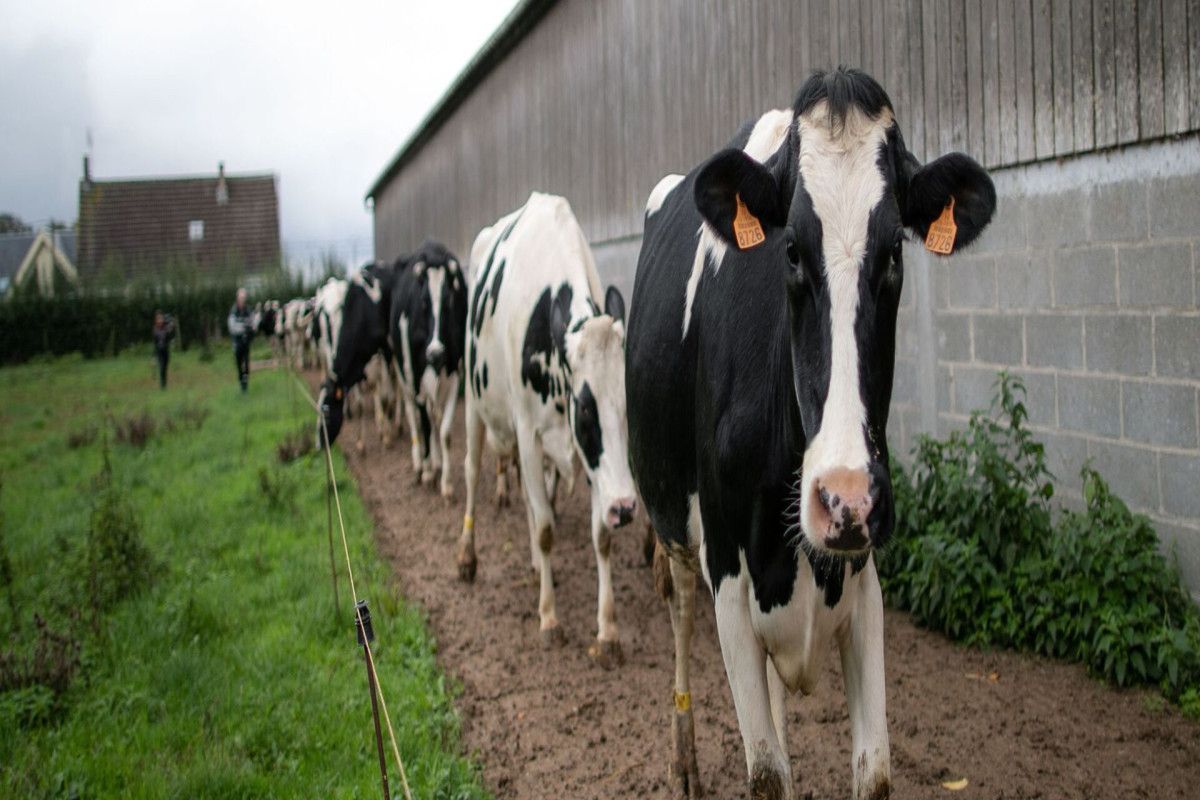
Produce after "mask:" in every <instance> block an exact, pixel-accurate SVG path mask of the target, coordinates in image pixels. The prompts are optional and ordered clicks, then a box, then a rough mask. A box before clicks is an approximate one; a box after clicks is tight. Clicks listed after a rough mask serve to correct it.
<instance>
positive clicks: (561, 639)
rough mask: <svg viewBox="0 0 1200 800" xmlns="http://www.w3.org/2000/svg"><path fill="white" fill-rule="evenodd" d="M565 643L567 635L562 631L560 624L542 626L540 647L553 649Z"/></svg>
mask: <svg viewBox="0 0 1200 800" xmlns="http://www.w3.org/2000/svg"><path fill="white" fill-rule="evenodd" d="M566 643H567V635H566V634H565V633H563V629H562V626H561V625H555V626H554V627H553V628H542V649H543V650H553V649H554V648H556V647H562V646H563V645H565V644H566Z"/></svg>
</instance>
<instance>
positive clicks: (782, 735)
mask: <svg viewBox="0 0 1200 800" xmlns="http://www.w3.org/2000/svg"><path fill="white" fill-rule="evenodd" d="M767 691H768V692H769V693H770V695H771V721H772V722H773V723H775V738H777V739H778V740H779V749H780V750H782V751H783V754H784V755H785V756H787V755H788V744H787V743H788V739H787V686H786V685H785V684H784V682H783V678H781V677H779V670H777V669H775V663H774V662H773V661H771V660H770V659H767ZM788 763H791V759H790V758H789V760H788Z"/></svg>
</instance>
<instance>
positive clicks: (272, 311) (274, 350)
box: [257, 300, 282, 358]
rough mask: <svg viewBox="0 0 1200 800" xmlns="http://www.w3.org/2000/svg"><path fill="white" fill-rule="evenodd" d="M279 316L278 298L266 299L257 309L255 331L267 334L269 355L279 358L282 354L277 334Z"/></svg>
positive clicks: (263, 334)
mask: <svg viewBox="0 0 1200 800" xmlns="http://www.w3.org/2000/svg"><path fill="white" fill-rule="evenodd" d="M279 318H280V307H279V301H278V300H266V301H264V302H263V303H262V305H261V307H260V310H259V317H258V328H257V332H258V333H259V334H260V335H262V336H269V337H271V338H270V342H271V355H272V356H274V357H275V358H279V357H280V355H281V354H282V351H281V349H280V340H279V336H278V328H279Z"/></svg>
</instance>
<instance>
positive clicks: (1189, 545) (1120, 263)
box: [367, 0, 1200, 592]
mask: <svg viewBox="0 0 1200 800" xmlns="http://www.w3.org/2000/svg"><path fill="white" fill-rule="evenodd" d="M1060 5H1061V6H1062V7H1063V8H1065V5H1063V4H1047V3H1040V4H1034V7H1035V8H1037V9H1038V11H1037V12H1035V13H1032V14H1031V13H1030V6H1029V5H1028V4H1014V3H1012V2H1004V1H1003V0H1001V1H1000V2H985V3H982V4H979V3H975V4H972V3H966V4H959V3H941V4H928V3H924V4H922V3H914V2H901V1H900V0H876V2H871V3H862V4H859V3H851V4H845V3H841V2H837V1H836V0H765V2H762V3H721V2H683V1H682V0H678V1H677V2H656V3H642V2H635V1H634V0H525V2H522V3H520V4H518V6H517V7H516V9H515V10H514V11H513V13H512V14H511V15H510V16H509V18H508V19H507V20H506V21H505V23H504V24H503V25H502V26H501V28H500V29H499V30H498V31H497V32H496V33H495V34H494V35H493V36H492V38H491V39H490V40H489V41H488V42H487V44H485V46H484V47H483V49H482V50H481V51H480V52H479V53H478V55H477V56H476V57H475V58H474V60H473V61H472V62H471V63H470V64H469V65H468V66H467V68H466V69H465V70H464V71H463V72H462V74H461V75H459V77H458V78H457V79H456V80H455V82H454V83H453V85H452V86H451V87H450V89H449V90H448V91H447V92H446V94H445V95H444V96H443V97H442V99H441V100H440V101H439V102H438V104H437V105H436V106H435V107H434V109H433V110H432V111H431V112H430V113H429V115H428V117H427V118H426V119H425V120H424V122H423V123H422V125H421V126H420V127H419V128H418V130H417V131H416V132H415V133H414V134H413V135H412V136H411V138H410V139H409V140H408V141H407V142H405V143H403V145H402V146H401V147H400V149H399V151H398V152H397V153H396V155H395V157H394V158H393V159H392V160H391V161H390V162H389V163H388V164H387V165H385V166H384V168H383V170H382V172H381V174H380V175H379V177H378V179H377V180H376V181H375V183H374V184H373V185H372V186H371V187H370V188H369V189H368V192H367V197H368V199H369V200H370V201H373V203H374V213H375V253H376V255H377V257H379V258H384V259H392V258H394V257H396V256H397V255H399V254H400V253H402V252H406V251H409V250H411V249H413V248H415V247H416V246H417V245H418V244H419V243H420V242H422V241H423V240H424V239H425V238H427V237H434V238H437V239H439V240H441V241H443V242H445V243H446V245H447V246H448V247H449V248H450V249H451V250H453V251H454V252H458V253H466V252H468V251H469V247H470V244H471V242H472V241H473V239H474V236H475V234H476V233H477V232H478V231H479V229H480V228H482V227H483V226H484V225H487V224H489V223H490V222H491V221H492V220H494V219H496V218H497V217H499V216H500V215H501V214H503V213H506V212H507V211H509V210H511V209H513V208H516V207H518V206H520V205H521V204H522V203H523V202H524V201H525V199H526V198H527V197H528V196H529V193H530V192H531V191H532V190H535V189H536V190H538V191H544V192H550V193H555V194H561V195H563V196H565V197H566V198H567V199H568V200H569V201H570V202H571V205H572V207H573V209H574V211H575V213H576V216H577V217H578V218H579V221H580V223H581V225H582V226H583V229H584V232H585V233H586V235H587V237H588V239H589V241H590V242H591V243H592V245H593V248H594V252H595V256H596V262H597V266H598V268H599V270H600V273H601V278H602V280H603V281H604V282H606V283H607V282H613V283H616V284H617V285H618V286H619V287H621V289H622V290H623V291H624V292H625V293H626V296H627V297H628V296H630V291H629V290H630V289H631V287H632V283H633V271H634V265H635V263H636V259H637V254H638V251H639V248H640V245H641V236H642V231H643V221H644V210H645V208H646V201H647V197H648V196H649V194H650V192H651V190H652V189H653V188H654V186H655V184H656V183H657V182H658V181H659V179H660V178H661V177H663V176H664V175H666V174H668V173H672V172H677V173H686V172H688V171H689V170H690V169H692V168H693V167H694V166H695V165H696V164H698V163H699V162H700V161H701V160H702V159H704V158H706V157H707V156H709V155H710V154H712V153H714V152H715V151H716V150H717V149H719V148H720V147H721V146H723V145H724V143H725V142H726V141H728V140H729V138H730V137H731V136H732V134H733V132H734V131H735V130H736V129H737V127H738V125H739V124H740V123H742V122H743V121H745V120H747V119H750V118H751V117H757V116H758V115H760V114H761V113H763V112H764V111H766V110H768V109H771V108H781V107H786V106H790V104H791V102H792V98H793V96H794V94H795V92H796V90H797V89H798V88H799V86H800V84H801V83H803V81H804V79H805V77H807V75H808V74H809V72H810V71H811V70H812V69H814V68H818V67H825V68H828V67H831V66H836V65H838V64H845V65H848V66H856V67H861V68H862V69H864V70H866V71H867V72H869V73H870V74H872V75H873V76H874V77H875V78H876V79H878V80H879V82H880V83H881V84H882V85H883V86H884V88H885V89H886V90H887V91H888V93H889V95H890V97H891V100H892V102H893V105H894V107H895V111H896V117H897V120H898V123H899V126H900V130H901V131H902V133H903V135H904V138H905V142H906V144H907V146H908V148H909V150H911V151H912V152H913V154H914V155H915V156H916V157H917V158H918V159H919V160H920V161H922V162H926V161H929V160H931V159H933V158H936V157H938V156H940V155H942V154H943V153H947V152H950V151H952V150H961V151H963V152H966V153H968V154H970V155H971V156H973V157H974V158H976V159H977V160H978V161H979V162H980V163H982V164H983V165H984V166H986V167H987V168H988V169H989V170H990V172H991V174H992V177H993V180H994V181H995V184H996V189H997V192H998V195H999V199H998V207H997V211H996V215H995V218H994V220H993V222H992V225H991V227H990V228H989V229H988V230H987V231H986V232H985V234H984V235H983V237H982V238H981V239H980V241H979V242H978V243H977V244H976V245H974V246H973V247H972V248H970V249H968V250H966V251H965V252H963V253H962V254H961V255H955V256H953V257H952V258H949V259H941V258H938V257H933V256H930V255H928V254H926V253H925V252H924V251H923V249H922V248H920V247H914V246H910V247H909V248H908V251H907V252H908V256H907V258H906V273H907V277H906V280H905V283H906V284H907V285H906V286H905V288H904V293H903V297H902V300H901V309H900V315H899V329H898V333H897V339H898V341H897V353H896V356H897V361H896V378H895V389H894V393H893V398H892V414H891V417H890V419H889V430H888V439H889V442H890V443H891V444H892V448H893V451H894V452H896V453H898V454H904V453H907V452H908V451H909V448H910V447H911V446H912V444H913V443H914V441H915V439H916V437H917V436H918V435H919V434H921V433H941V434H945V433H946V432H947V431H948V430H950V429H953V428H958V427H962V426H963V425H964V424H965V422H966V420H967V419H968V416H969V414H970V412H971V410H972V409H976V408H986V407H987V406H988V404H989V401H990V398H991V386H992V381H993V379H994V378H995V376H996V373H997V372H998V371H999V370H1008V371H1010V372H1012V373H1015V374H1018V375H1020V376H1021V377H1022V378H1023V379H1024V380H1025V383H1026V386H1027V387H1028V391H1029V396H1028V408H1029V413H1030V419H1031V422H1032V424H1033V427H1034V428H1035V430H1036V432H1037V435H1038V436H1039V437H1040V439H1041V440H1042V441H1044V442H1045V443H1046V445H1047V452H1048V456H1049V459H1050V464H1051V467H1052V469H1053V471H1054V473H1055V474H1056V475H1057V476H1058V478H1059V482H1060V487H1061V490H1062V492H1063V493H1065V495H1066V499H1067V502H1073V503H1075V504H1078V503H1080V502H1081V498H1080V491H1079V481H1078V479H1077V477H1076V476H1077V475H1078V470H1079V467H1080V465H1081V464H1082V463H1083V462H1084V461H1085V460H1087V459H1091V460H1092V462H1093V464H1094V465H1095V466H1097V468H1098V469H1099V470H1100V471H1101V472H1102V473H1103V474H1104V475H1105V476H1106V477H1107V478H1108V479H1109V480H1110V481H1112V483H1113V485H1114V487H1115V488H1116V490H1117V491H1118V492H1119V493H1120V494H1121V496H1122V497H1124V498H1125V499H1126V500H1127V501H1128V502H1129V503H1130V505H1131V506H1132V507H1133V508H1134V509H1135V510H1137V511H1141V512H1144V513H1146V514H1149V515H1150V517H1151V518H1152V519H1153V520H1154V521H1155V524H1156V527H1157V530H1158V532H1159V535H1160V537H1161V538H1162V540H1163V541H1164V542H1166V543H1172V542H1173V543H1174V544H1175V546H1176V549H1177V553H1178V556H1179V561H1180V566H1181V568H1182V570H1183V573H1184V576H1185V578H1186V580H1187V581H1188V583H1189V585H1190V586H1191V588H1192V590H1193V591H1194V592H1196V591H1200V491H1198V489H1200V415H1198V409H1197V404H1198V395H1200V356H1197V352H1200V304H1198V303H1197V299H1198V298H1197V285H1196V284H1197V258H1200V138H1198V137H1197V131H1198V130H1200V70H1197V69H1196V67H1195V65H1196V64H1200V45H1198V42H1200V35H1198V34H1200V17H1197V15H1195V14H1190V15H1189V14H1186V13H1185V12H1186V4H1184V3H1174V2H1172V3H1161V4H1160V3H1157V2H1137V3H1128V4H1117V3H1109V2H1101V1H1100V0H1094V1H1093V0H1084V1H1083V2H1076V3H1072V4H1071V7H1070V13H1060V12H1059V8H1060ZM1118 9H1124V11H1120V12H1118ZM1189 65H1190V66H1189Z"/></svg>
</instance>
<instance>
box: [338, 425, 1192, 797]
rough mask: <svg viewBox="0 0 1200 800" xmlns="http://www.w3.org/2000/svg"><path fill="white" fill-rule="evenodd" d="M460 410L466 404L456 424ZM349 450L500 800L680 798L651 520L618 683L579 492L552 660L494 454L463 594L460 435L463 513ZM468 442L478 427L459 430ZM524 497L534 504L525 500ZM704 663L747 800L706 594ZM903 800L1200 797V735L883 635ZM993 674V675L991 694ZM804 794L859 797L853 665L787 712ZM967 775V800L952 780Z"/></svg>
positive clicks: (704, 735)
mask: <svg viewBox="0 0 1200 800" xmlns="http://www.w3.org/2000/svg"><path fill="white" fill-rule="evenodd" d="M461 414H462V405H461V404H460V405H459V415H460V417H461ZM357 426H358V422H357V421H354V422H348V423H347V426H346V428H345V429H343V433H342V437H341V440H340V443H341V444H342V446H343V447H344V448H345V449H346V452H347V454H348V456H349V460H350V464H351V468H352V470H353V471H354V473H355V477H356V478H357V479H358V481H359V485H360V487H361V490H362V493H363V497H364V499H365V501H366V503H367V505H368V507H369V508H370V509H371V511H372V513H373V514H374V516H375V519H376V520H377V523H378V528H377V530H378V536H379V541H380V546H381V550H382V552H383V553H384V554H385V555H386V556H387V557H388V559H389V560H390V561H391V563H392V565H393V568H394V570H395V573H396V575H397V577H398V579H399V581H400V586H401V589H402V591H403V592H404V593H405V595H406V596H407V597H408V598H409V599H410V600H412V601H414V602H417V603H419V604H421V606H422V607H423V608H424V609H425V610H426V611H427V612H428V614H429V619H430V623H431V624H432V626H433V630H434V633H435V634H436V636H437V641H438V647H439V659H440V660H441V663H442V665H443V666H444V668H445V669H446V671H447V672H448V673H449V674H450V675H451V676H453V677H454V678H456V679H457V680H459V681H461V683H462V686H463V693H462V696H461V697H460V698H459V701H458V708H459V711H460V713H461V715H462V720H463V737H464V743H465V746H466V748H467V749H468V751H470V752H472V753H473V754H474V756H475V758H477V759H478V760H479V762H480V763H482V764H483V770H484V773H483V774H484V779H485V781H486V782H487V784H488V786H489V787H491V789H492V790H493V791H494V793H495V795H496V797H497V798H513V797H520V798H541V797H547V798H555V799H556V800H565V799H566V798H572V799H579V798H620V797H653V798H664V797H668V796H669V791H668V787H667V783H666V780H665V777H666V772H667V759H668V750H669V744H670V728H669V711H670V703H671V701H670V696H671V675H672V659H673V648H672V644H671V642H672V639H671V628H670V621H669V620H668V617H667V612H666V608H665V607H664V606H663V605H662V603H661V602H660V601H659V600H658V598H657V596H656V595H655V593H654V589H653V586H652V579H651V574H650V570H649V568H647V567H645V566H644V565H643V559H642V553H641V546H640V540H639V537H640V535H641V532H642V530H643V529H642V525H641V524H640V523H638V524H636V525H635V526H633V527H631V528H627V529H624V530H622V531H620V532H618V533H619V535H617V536H615V537H614V554H615V555H614V559H613V578H614V591H615V593H616V598H617V614H618V621H619V623H620V626H621V639H622V642H623V646H624V650H625V655H626V658H627V663H626V664H625V666H624V667H620V668H618V669H616V670H614V671H612V672H605V671H604V670H602V669H601V668H600V667H598V666H596V665H595V664H593V663H592V662H591V660H590V659H589V658H588V656H587V647H588V645H589V644H590V643H591V641H592V638H593V637H594V636H595V630H596V619H595V615H596V572H595V558H594V556H593V553H592V545H591V539H590V537H589V535H588V530H587V524H588V508H587V506H588V498H587V490H586V485H584V482H583V481H582V479H581V480H580V482H579V485H577V486H576V487H575V493H574V495H573V496H571V497H565V496H563V495H562V493H561V492H560V497H559V508H560V511H561V513H560V519H559V533H558V536H557V537H556V541H555V552H554V559H555V575H556V577H557V579H558V589H557V601H558V613H559V619H560V621H561V623H562V625H563V628H564V630H565V632H566V634H567V637H568V641H567V644H566V646H565V647H564V648H563V649H562V650H559V651H554V652H544V651H543V650H542V649H541V648H540V646H539V639H538V632H537V627H538V623H537V584H536V581H535V580H534V573H533V572H532V569H531V567H530V557H529V538H528V534H527V532H526V523H525V511H524V508H523V506H522V505H521V502H520V500H519V499H515V501H514V504H513V506H512V507H511V508H508V509H505V510H502V511H501V510H497V509H496V508H495V506H494V505H493V504H492V502H491V498H492V496H493V491H494V487H495V475H494V465H495V461H494V459H493V458H492V457H491V456H490V454H489V455H485V460H484V469H483V470H482V472H483V473H484V474H483V477H482V479H481V481H480V484H481V485H480V491H481V494H480V496H481V498H484V499H485V500H486V501H485V502H481V503H480V505H479V508H478V510H477V514H476V517H477V523H476V527H477V532H478V535H477V543H478V544H477V546H478V552H479V573H478V577H477V578H476V580H475V583H474V584H473V585H465V584H462V583H459V582H458V580H457V578H456V569H455V564H454V556H455V552H456V544H457V536H458V532H459V526H460V524H461V519H462V501H463V493H464V489H463V476H462V457H463V454H462V439H463V437H462V436H461V434H458V435H456V440H455V442H454V451H453V456H452V457H453V462H452V463H453V465H454V478H455V491H456V500H455V502H454V503H453V504H446V503H445V502H443V501H442V499H441V497H440V496H438V495H437V493H436V492H435V491H434V490H433V489H429V488H424V487H420V486H416V485H414V484H413V473H412V466H411V463H410V460H409V449H408V446H407V443H403V444H401V445H398V446H396V447H394V448H393V449H391V450H383V449H382V448H381V447H380V445H379V443H378V441H377V440H374V437H371V436H368V437H367V439H368V447H367V452H366V453H365V455H363V456H359V455H357V454H355V453H354V452H353V441H354V438H355V437H356V436H357ZM456 430H457V431H461V421H460V422H459V427H458V428H457V429H456ZM514 497H515V498H519V492H514ZM698 599H699V600H700V602H698V603H697V606H698V609H699V613H698V619H697V624H696V638H695V643H694V650H693V664H692V674H693V681H694V685H693V689H692V694H693V698H694V700H693V703H694V706H695V708H696V744H697V749H698V759H699V763H700V779H701V782H702V784H703V786H704V789H705V796H706V797H710V798H729V797H743V796H745V790H744V788H743V787H744V780H745V761H744V757H743V754H742V745H741V740H740V739H739V737H738V731H737V722H736V717H735V715H734V710H733V702H732V699H731V697H730V694H729V689H728V686H727V684H726V681H725V672H724V666H723V664H722V662H721V653H720V649H719V646H718V642H717V636H716V629H715V626H714V624H713V614H712V604H711V602H709V601H707V595H706V594H704V593H701V594H700V595H699V597H698ZM885 630H886V641H887V656H886V658H887V678H888V720H889V726H888V727H889V733H890V736H891V748H892V776H893V787H894V792H893V796H895V797H900V798H984V797H986V798H1001V797H1003V798H1035V797H1044V798H1058V797H1086V798H1133V797H1152V798H1160V799H1161V798H1195V797H1198V796H1200V724H1195V723H1192V722H1189V721H1188V720H1186V719H1183V718H1182V717H1181V716H1180V714H1179V713H1178V711H1176V710H1174V709H1172V708H1167V709H1165V710H1151V709H1152V708H1154V707H1156V706H1157V705H1158V701H1157V698H1156V697H1155V695H1153V694H1151V693H1144V692H1136V691H1127V692H1118V691H1114V690H1112V689H1109V688H1107V687H1105V686H1103V685H1101V684H1100V683H1098V682H1096V681H1094V680H1092V679H1090V678H1089V677H1088V676H1087V674H1086V673H1085V672H1084V670H1083V669H1082V668H1081V667H1078V666H1071V665H1065V664H1060V663H1057V662H1050V661H1045V660H1042V659H1037V658H1029V657H1024V656H1018V655H1014V654H1011V653H980V652H976V651H973V650H968V649H965V648H961V647H957V646H955V645H953V644H952V643H950V642H948V641H947V640H946V639H944V638H943V637H941V636H939V635H936V634H932V633H930V632H928V631H924V630H920V629H918V628H916V627H915V626H914V625H913V624H912V623H911V622H910V621H909V619H908V617H907V615H905V614H902V613H896V612H889V613H888V615H887V622H886V629H885ZM992 674H994V675H995V676H996V678H995V680H991V679H989V676H990V675H992ZM788 710H789V735H790V741H791V753H792V765H793V771H794V774H795V780H796V783H797V796H798V797H802V798H803V797H812V798H827V797H828V798H834V797H836V798H842V797H847V796H848V795H849V792H850V780H851V774H850V730H849V723H848V721H847V716H846V704H845V700H844V697H843V694H842V686H841V674H840V667H839V665H838V664H837V659H836V658H833V659H831V662H830V664H829V666H828V667H827V669H826V680H824V681H822V683H821V685H820V686H819V688H818V690H817V692H816V693H815V694H814V695H812V696H810V697H807V698H804V697H799V696H797V697H792V698H791V699H790V700H789V701H788ZM962 777H966V778H967V779H968V780H969V781H970V785H969V787H968V788H967V789H966V790H965V791H961V792H957V793H955V792H950V791H947V790H946V789H943V788H942V787H941V782H942V781H947V780H955V779H958V778H962Z"/></svg>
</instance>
